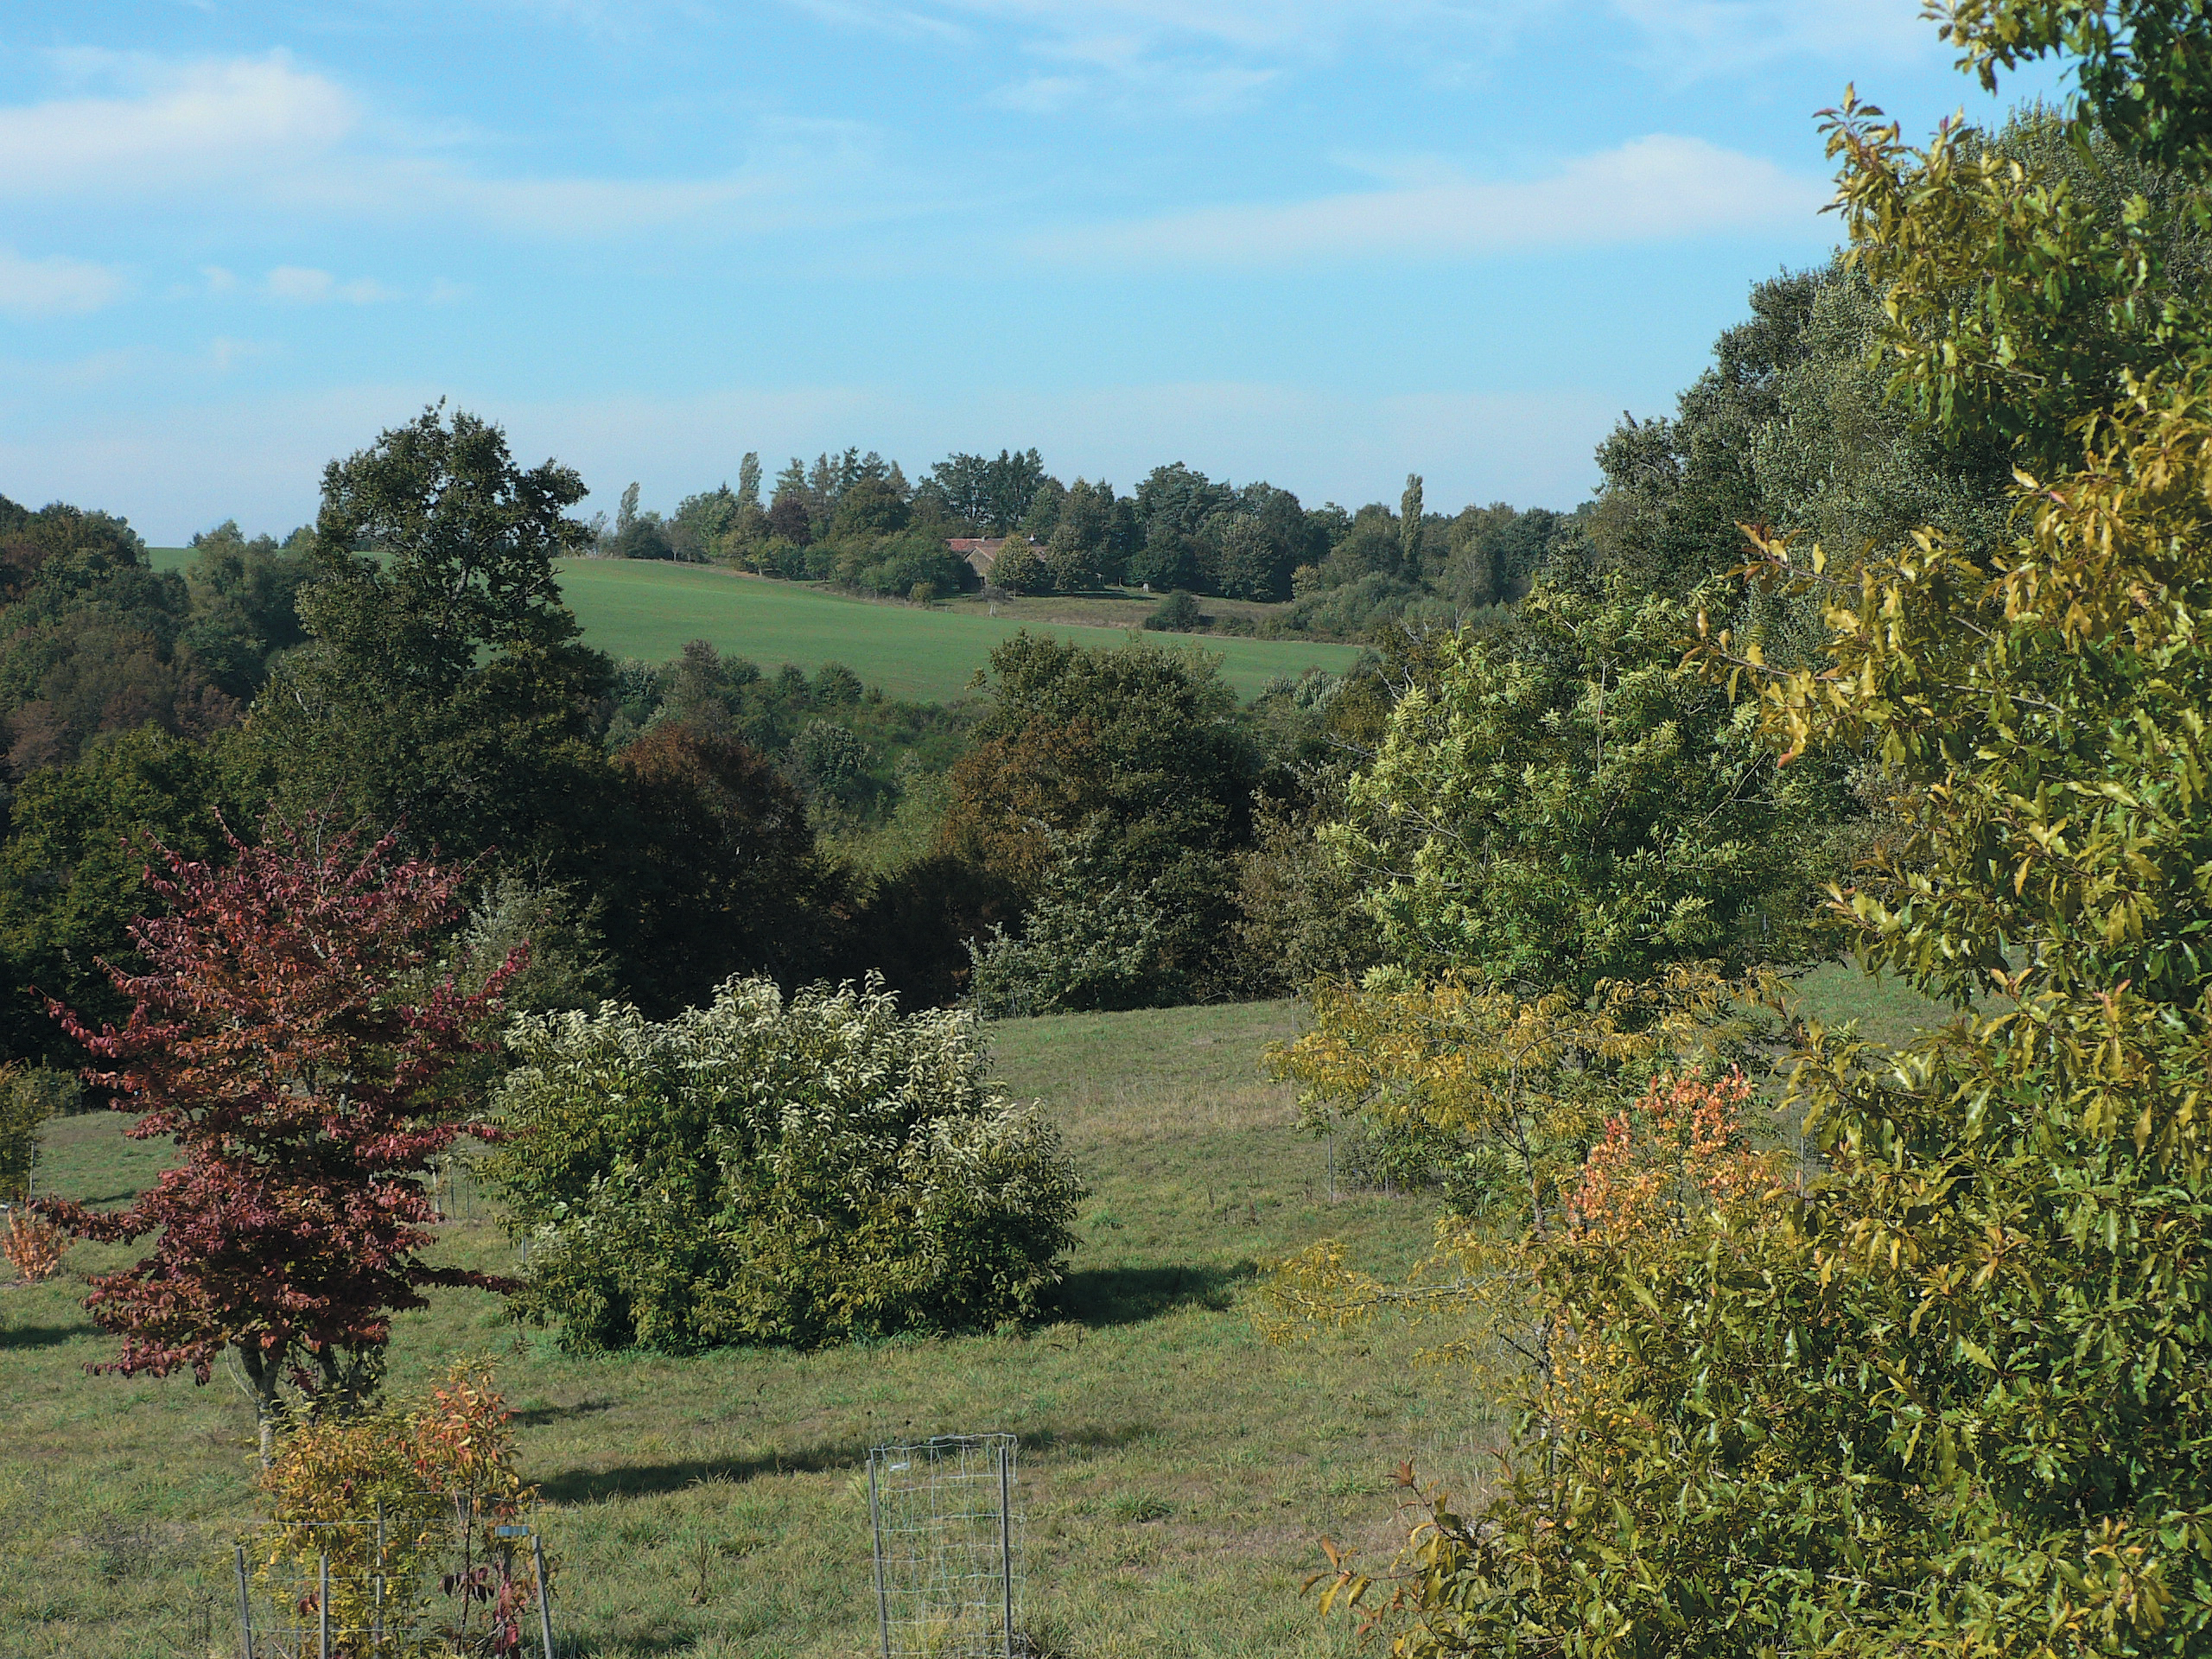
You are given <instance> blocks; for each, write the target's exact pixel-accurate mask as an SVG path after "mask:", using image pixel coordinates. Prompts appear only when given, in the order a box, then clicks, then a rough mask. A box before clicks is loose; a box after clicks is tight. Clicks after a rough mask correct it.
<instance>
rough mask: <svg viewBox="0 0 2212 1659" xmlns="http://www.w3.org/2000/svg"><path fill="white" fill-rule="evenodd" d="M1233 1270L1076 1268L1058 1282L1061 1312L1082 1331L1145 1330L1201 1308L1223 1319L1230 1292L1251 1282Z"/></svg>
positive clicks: (1244, 1267) (1247, 1272) (1246, 1272)
mask: <svg viewBox="0 0 2212 1659" xmlns="http://www.w3.org/2000/svg"><path fill="white" fill-rule="evenodd" d="M1257 1271H1258V1269H1257V1268H1254V1267H1253V1266H1252V1265H1251V1264H1250V1263H1249V1262H1240V1263H1239V1264H1238V1265H1237V1266H1236V1267H1234V1268H1077V1269H1076V1270H1075V1271H1074V1272H1073V1273H1071V1274H1068V1276H1067V1277H1066V1278H1065V1279H1063V1280H1062V1281H1060V1288H1059V1294H1058V1298H1057V1300H1058V1313H1059V1314H1060V1316H1061V1317H1062V1318H1064V1319H1073V1320H1075V1321H1077V1323H1078V1324H1082V1325H1141V1324H1143V1323H1144V1322H1145V1321H1146V1320H1147V1319H1159V1318H1160V1317H1161V1316H1162V1315H1164V1314H1168V1313H1173V1312H1174V1311H1175V1310H1176V1309H1177V1308H1179V1307H1190V1306H1200V1307H1207V1308H1211V1309H1213V1310H1214V1311H1215V1312H1217V1313H1225V1312H1227V1311H1228V1309H1229V1306H1230V1287H1232V1286H1234V1285H1236V1284H1239V1283H1241V1282H1243V1281H1245V1280H1248V1279H1250V1278H1252V1277H1253V1276H1254V1275H1255V1274H1256V1273H1257Z"/></svg>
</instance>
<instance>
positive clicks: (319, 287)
mask: <svg viewBox="0 0 2212 1659" xmlns="http://www.w3.org/2000/svg"><path fill="white" fill-rule="evenodd" d="M262 291H263V292H264V293H265V294H267V295H268V296H269V297H270V299H272V300H289V301H290V302H293V303H295V304H297V305H318V304H321V302H324V301H326V300H344V301H346V302H347V303H348V304H351V305H372V304H374V303H376V302H378V301H379V300H396V299H397V298H398V297H399V296H398V295H397V294H396V293H394V292H393V291H392V290H391V289H388V288H386V287H385V285H384V284H383V283H379V282H377V281H376V280H374V279H373V278H372V277H356V278H355V279H354V280H353V281H352V282H350V283H341V282H340V281H339V280H338V279H337V278H336V277H333V276H332V275H331V274H330V273H329V272H328V271H327V270H315V269H314V268H312V267H311V266H307V265H279V266H277V269H276V270H272V271H270V273H269V277H268V280H267V281H265V282H264V283H263V284H262Z"/></svg>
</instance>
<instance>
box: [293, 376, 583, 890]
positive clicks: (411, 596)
mask: <svg viewBox="0 0 2212 1659" xmlns="http://www.w3.org/2000/svg"><path fill="white" fill-rule="evenodd" d="M583 493H584V489H583V483H582V480H581V479H579V478H578V477H577V476H576V474H575V473H574V472H572V471H571V470H569V468H568V467H563V466H560V465H559V464H558V463H556V462H553V461H547V462H545V463H544V464H543V465H542V466H539V467H531V468H527V469H525V468H524V467H518V466H517V465H516V463H515V462H514V461H513V459H512V457H511V456H510V454H508V450H507V442H506V438H505V435H504V434H503V433H502V432H501V431H500V430H499V428H498V427H496V426H493V425H491V424H490V423H486V422H485V421H482V420H480V419H478V418H477V417H476V416H473V415H469V414H467V413H465V412H456V413H454V414H453V415H452V416H450V417H448V416H447V414H446V413H445V410H444V409H443V407H442V405H441V406H439V407H436V408H432V409H426V410H423V413H422V415H421V416H418V417H417V418H416V419H415V420H414V421H412V422H410V423H408V424H406V425H404V426H400V427H395V428H393V429H391V430H390V431H387V432H385V433H384V434H383V435H381V436H380V437H379V438H378V441H377V442H376V443H375V444H374V445H372V447H371V448H367V449H364V450H362V451H360V452H359V453H358V454H353V455H352V456H349V457H347V458H346V459H345V460H343V461H333V462H331V464H330V466H329V467H327V469H326V470H325V472H324V474H323V501H322V512H321V518H319V520H318V522H317V524H316V532H315V534H316V546H315V562H316V570H317V573H318V574H317V575H316V579H315V582H314V583H313V585H312V586H311V587H309V588H307V589H306V590H304V596H303V597H302V601H301V618H302V622H303V623H304V625H305V626H306V629H307V632H308V642H307V643H306V644H305V645H301V646H300V647H298V648H297V649H296V650H294V651H293V652H289V653H288V654H287V655H286V656H285V657H283V658H282V659H281V661H280V662H279V664H277V671H276V672H275V674H274V676H273V677H272V678H271V680H270V684H269V686H268V688H267V690H264V692H263V694H262V696H260V698H259V699H258V700H257V702H256V703H255V705H254V717H253V722H252V728H251V737H252V743H253V747H254V749H255V750H256V751H257V755H258V759H259V760H260V763H261V765H262V766H263V767H264V772H265V775H266V777H267V779H268V781H269V783H270V786H271V787H272V789H273V790H274V791H275V795H276V798H277V800H278V801H279V802H280V803H284V804H289V805H290V806H292V807H293V808H295V809H296V810H302V811H304V810H320V809H322V808H324V807H327V806H329V805H331V804H333V803H336V804H340V807H341V808H342V810H346V811H347V812H349V813H351V814H353V815H354V816H355V817H359V818H360V819H362V820H365V821H369V822H374V823H394V822H404V825H405V831H404V833H405V835H406V836H407V838H408V840H409V842H410V844H413V845H416V846H423V847H427V846H430V845H436V846H438V847H440V848H442V849H445V850H447V851H448V852H450V853H456V854H460V855H465V856H467V855H475V854H477V853H479V852H480V851H482V850H484V849H486V848H489V847H493V846H498V847H499V848H501V849H505V851H507V852H510V853H520V852H522V851H524V850H526V849H531V848H532V847H536V846H542V845H545V844H547V843H548V842H553V841H557V840H558V839H559V837H560V835H561V833H562V831H563V827H564V826H569V825H572V823H573V821H574V820H575V817H577V815H578V814H579V813H584V812H588V811H589V810H593V808H594V803H595V801H596V799H597V797H596V794H595V792H594V791H595V790H596V789H597V788H598V787H599V786H600V784H601V781H602V780H603V779H604V778H605V767H604V764H603V762H602V761H601V759H600V757H599V754H598V753H597V750H596V747H595V746H594V745H593V744H592V743H591V741H590V740H589V735H588V713H589V707H590V702H591V700H592V699H593V698H594V697H595V696H598V695H599V693H600V692H601V690H602V688H603V687H604V686H605V685H606V683H607V678H608V676H609V672H610V669H609V665H608V664H607V660H606V658H604V657H602V656H601V655H600V653H598V652H594V651H592V650H590V649H588V647H586V646H584V645H582V644H581V643H580V642H579V640H578V638H577V635H578V628H577V626H576V620H575V617H574V616H573V615H572V614H571V613H569V608H568V606H567V605H566V604H565V603H564V602H563V600H562V597H561V588H560V582H559V579H558V577H557V575H556V572H555V569H554V562H555V561H556V559H558V558H559V557H561V556H563V554H566V553H569V552H573V551H576V550H580V549H581V548H582V546H583V545H584V543H586V541H587V540H588V531H586V530H585V529H584V527H583V526H582V525H581V524H577V523H576V522H575V521H574V520H573V519H571V518H569V517H567V509H568V508H569V507H571V506H573V505H575V503H576V502H577V501H579V500H581V499H582V497H583Z"/></svg>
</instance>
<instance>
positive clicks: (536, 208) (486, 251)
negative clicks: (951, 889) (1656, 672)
mask: <svg viewBox="0 0 2212 1659" xmlns="http://www.w3.org/2000/svg"><path fill="white" fill-rule="evenodd" d="M1917 11H1918V4H1917V0H1553V3H1547V0H1372V3H1369V0H1273V3H1263V0H752V3H747V4H742V5H727V4H712V3H705V0H631V3H615V0H359V3H317V4H305V3H300V4H282V3H229V0H132V3H124V0H68V3H60V0H29V3H18V4H16V5H15V6H12V7H10V8H9V9H8V10H7V12H6V14H5V18H4V21H0V493H6V494H8V495H10V496H12V497H14V498H16V499H18V500H23V501H29V502H32V503H37V502H42V501H46V500H49V499H57V498H58V499H70V500H75V501H79V502H81V503H84V504H86V505H101V506H105V507H107V508H109V509H110V510H111V511H116V512H124V513H126V514H127V515H128V516H129V517H130V519H131V521H132V522H133V523H134V524H137V526H138V527H139V529H140V530H141V531H143V533H144V534H145V535H146V536H147V537H149V539H150V540H152V541H155V542H156V543H172V542H175V541H179V540H181V539H182V538H183V537H186V536H187V535H188V534H189V533H190V532H191V531H194V530H195V529H200V528H204V527H206V526H207V525H209V524H213V523H215V522H218V521H219V520H220V519H222V518H226V517H231V516H236V517H237V518H239V519H240V521H241V522H242V523H244V524H245V525H246V527H247V528H248V529H249V530H259V529H264V528H268V529H274V530H277V531H282V530H283V529H286V528H289V526H290V525H292V524H296V523H298V522H300V521H302V520H303V519H305V518H309V517H311V516H312V513H313V510H314V505H315V492H316V484H317V479H318V475H319V474H320V471H321V466H322V464H323V462H324V461H327V459H328V458H329V457H330V456H332V455H333V454H339V453H342V452H345V451H348V450H351V449H353V448H359V447H360V446H361V445H363V444H365V443H366V442H370V441H371V440H372V438H373V437H374V435H375V434H376V432H377V431H378V429H380V428H382V427H384V426H386V425H390V424H391V423H395V422H397V421H399V420H402V419H404V418H405V417H407V416H409V415H410V414H411V413H412V412H414V411H415V410H417V409H419V408H420V407H421V406H422V404H423V403H425V402H426V401H429V399H432V398H435V397H440V396H447V397H452V398H453V399H454V401H455V402H456V403H458V404H461V405H462V406H464V407H467V408H470V409H474V410H478V411H479V412H480V413H483V414H485V415H487V416H491V417H493V418H494V419H497V420H499V421H500V422H502V423H504V424H505V426H506V427H507V429H508V431H509V433H510V435H511V437H512V440H513V442H514V445H515V447H516V448H517V449H518V452H520V454H522V455H523V456H524V459H526V460H530V461H535V460H537V459H541V458H543V456H545V455H547V454H555V455H557V456H559V457H560V458H561V459H563V461H568V462H569V463H570V464H572V465H574V466H575V467H578V468H579V469H581V470H582V473H583V474H584V478H585V480H586V482H587V483H588V484H589V485H590V486H591V487H592V489H593V490H594V505H611V502H612V499H613V496H614V495H616V494H617V493H620V490H621V488H622V486H623V485H624V484H625V483H626V482H627V481H628V480H632V479H637V480H640V481H641V482H642V484H643V486H644V494H645V500H646V502H647V503H648V504H651V505H660V506H662V507H664V508H665V507H668V506H672V505H674V502H675V500H676V499H677V497H678V496H680V495H682V494H683V493H688V492H690V491H691V490H694V489H698V488H702V487H709V486H712V485H714V484H715V483H716V482H719V481H720V480H721V479H723V478H724V477H726V476H730V475H734V473H735V470H736V466H737V461H738V457H739V456H740V455H741V454H742V453H743V452H744V451H746V450H747V449H758V450H760V451H761V452H762V454H763V455H764V457H765V458H766V461H767V464H768V466H769V468H770V470H771V471H772V470H773V469H774V467H776V466H777V465H779V463H780V461H782V460H783V459H784V458H785V456H787V455H789V454H794V453H796V454H806V455H811V454H814V453H816V452H817V450H820V449H823V448H831V447H842V446H844V445H846V444H857V445H858V446H860V447H861V448H863V449H867V448H876V449H880V450H881V451H883V452H884V453H885V454H889V455H895V456H897V457H898V458H899V459H900V460H901V461H904V462H906V465H907V466H908V467H909V468H910V469H913V468H916V467H920V466H925V465H926V464H927V463H928V462H929V461H932V460H935V459H937V458H938V457H940V456H942V455H943V454H946V453H947V452H949V451H951V450H954V449H982V450H988V451H990V452H992V453H995V452H996V451H997V450H998V449H999V448H1001V447H1005V446H1009V445H1012V446H1025V445H1028V444H1035V445H1036V446H1037V447H1038V448H1040V449H1042V450H1043V451H1044V454H1045V457H1046V463H1047V464H1048V465H1049V466H1050V467H1052V469H1053V470H1054V471H1055V472H1057V473H1058V474H1060V475H1061V476H1062V477H1064V478H1067V479H1072V478H1074V477H1075V476H1077V474H1084V475H1086V476H1090V477H1094V478H1096V477H1098V476H1101V475H1103V476H1104V477H1106V478H1108V479H1110V480H1112V481H1113V482H1115V483H1116V485H1117V486H1123V487H1126V486H1128V485H1129V484H1131V483H1133V482H1134V481H1135V479H1136V478H1137V477H1139V476H1141V474H1142V473H1143V472H1144V471H1145V470H1146V469H1147V468H1148V467H1151V466H1153V465H1154V464H1156V463H1159V462H1161V461H1173V460H1183V461H1188V462H1190V463H1191V464H1192V465H1193V466H1196V467H1200V468H1202V469H1204V470H1205V471H1207V472H1210V473H1212V474H1216V475H1217V476H1218V475H1224V474H1226V475H1228V476H1230V477H1231V478H1233V479H1235V480H1237V481H1239V482H1242V481H1243V480H1248V479H1251V478H1255V477H1264V478H1267V479H1268V480H1272V481H1273V482H1274V483H1277V484H1279V485H1281V486H1285V487H1287V488H1290V489H1293V490H1295V491H1296V492H1298V493H1299V494H1300V496H1301V497H1302V498H1304V499H1306V500H1307V501H1308V503H1309V504H1318V503H1319V501H1321V500H1323V499H1337V500H1339V501H1343V502H1344V503H1346V504H1348V505H1351V504H1357V503H1358V502H1360V501H1364V500H1369V499H1378V498H1381V499H1392V500H1395V498H1396V494H1397V491H1398V489H1399V487H1400V485H1401V484H1402V480H1403V479H1404V475H1405V474H1406V473H1407V472H1408V471H1409V470H1414V471H1419V472H1421V473H1422V474H1425V476H1426V478H1427V494H1428V499H1429V501H1430V502H1431V504H1432V505H1440V506H1444V507H1446V508H1451V507H1456V506H1457V505H1459V504H1460V503H1462V502H1464V501H1467V500H1482V501H1489V500H1492V499H1505V500H1510V501H1513V502H1515V503H1516V504H1520V505H1554V506H1567V505H1573V503H1574V502H1575V501H1576V500H1578V499H1581V498H1582V497H1583V496H1584V495H1585V494H1586V493H1588V491H1589V488H1590V486H1591V485H1592V482H1593V481H1594V477H1595V471H1594V467H1592V462H1591V452H1592V448H1593V447H1594V445H1595V444H1596V442H1598V440H1599V438H1600V437H1601V436H1603V435H1604V433H1605V429H1606V428H1607V427H1608V426H1609V425H1610V424H1611V422H1612V421H1613V420H1614V419H1616V418H1618V416H1619V414H1620V412H1621V411H1623V410H1633V411H1634V412H1636V413H1637V414H1638V415H1640V416H1641V415H1649V414H1654V413H1659V412H1663V411H1664V410H1667V409H1669V407H1670V406H1671V404H1672V401H1673V398H1674V396H1675V393H1676V392H1677V391H1679V390H1680V389H1681V387H1682V386H1683V385H1686V384H1687V383H1688V381H1689V380H1690V379H1691V378H1693V377H1694V375H1695V374H1696V373H1697V372H1698V370H1699V368H1700V365H1702V363H1703V362H1704V360H1705V359H1706V357H1707V353H1708V351H1709V348H1710V346H1711V343H1712V340H1713V335H1714V334H1715V333H1716V332H1717V331H1718V330H1719V328H1720V327H1724V326H1726V324H1727V323H1728V322H1730V321H1732V320H1734V319H1735V318H1737V317H1738V316H1739V315H1741V314H1742V312H1743V309H1744V303H1745V292H1746V290H1747V289H1748V288H1749V286H1750V284H1751V283H1752V282H1754V281H1756V280H1757V279H1758V278H1759V277H1763V276H1765V275H1768V274H1770V273H1772V272H1773V271H1775V270H1778V269H1780V268H1782V267H1784V266H1789V265H1801V264H1808V263H1812V262H1814V261H1815V260H1817V259H1819V258H1821V257H1823V254H1824V252H1825V251H1826V250H1827V247H1828V246H1829V245H1830V244H1831V243H1832V242H1833V240H1834V220H1833V219H1824V218H1822V217H1821V215H1820V213H1819V211H1818V210H1819V208H1820V207H1821V203H1822V202H1823V201H1824V200H1826V199H1827V194H1828V188H1829V186H1828V180H1827V164H1826V163H1825V162H1824V160H1823V158H1822V156H1821V144H1820V140H1819V137H1818V134H1817V132H1816V130H1815V122H1814V119H1813V116H1814V111H1816V110H1818V109H1820V108H1821V107H1823V106H1825V105H1829V104H1832V103H1833V102H1834V101H1835V99H1836V98H1837V97H1838V96H1839V95H1840V92H1842V90H1843V87H1844V86H1845V83H1846V82H1847V81H1853V80H1855V81H1856V83H1857V85H1858V87H1859V92H1860V94H1861V95H1862V96H1863V97H1866V98H1869V99H1873V100H1874V101H1876V102H1878V103H1879V104H1881V105H1883V106H1884V107H1885V108H1886V109H1888V110H1890V111H1891V112H1892V113H1894V114H1896V115H1897V116H1899V117H1900V118H1902V119H1904V122H1905V124H1906V126H1907V130H1908V131H1924V130H1926V129H1928V128H1929V127H1930V126H1931V125H1932V124H1934V123H1935V122H1936V120H1937V119H1938V118H1941V117H1942V115H1944V114H1946V113H1948V112H1949V111H1952V110H1954V109H1956V108H1959V107H1961V106H1964V107H1965V108H1967V110H1968V111H1969V113H1970V114H1973V115H1974V116H1976V117H1978V118H1980V117H1986V115H1988V114H1989V113H1990V111H1991V108H1992V106H1991V105H1988V104H1987V103H1986V102H1985V101H1984V100H1982V99H1981V98H1980V95H1979V93H1978V92H1976V90H1975V89H1974V87H1973V86H1972V85H1971V84H1970V83H1969V82H1968V81H1967V80H1966V79H1963V78H1961V77H1960V76H1959V75H1957V74H1956V73H1954V72H1953V70H1952V69H1951V67H1950V54H1949V53H1948V51H1947V50H1946V49H1945V48H1943V47H1942V45H1941V44H1940V42H1938V41H1937V40H1936V36H1935V32H1934V29H1933V28H1932V27H1931V26H1930V25H1929V24H1927V23H1925V22H1921V21H1919V19H1918V16H1917ZM2050 84H2051V83H2050V82H2049V81H2048V79H2047V78H2046V80H2045V81H2044V83H2043V85H2044V86H2046V87H2047V86H2049V85H2050ZM2036 89H2037V88H2036V86H2034V85H2026V86H2018V87H2014V88H2011V89H2008V95H2018V94H2019V93H2021V92H2025V91H2032V90H2036Z"/></svg>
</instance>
